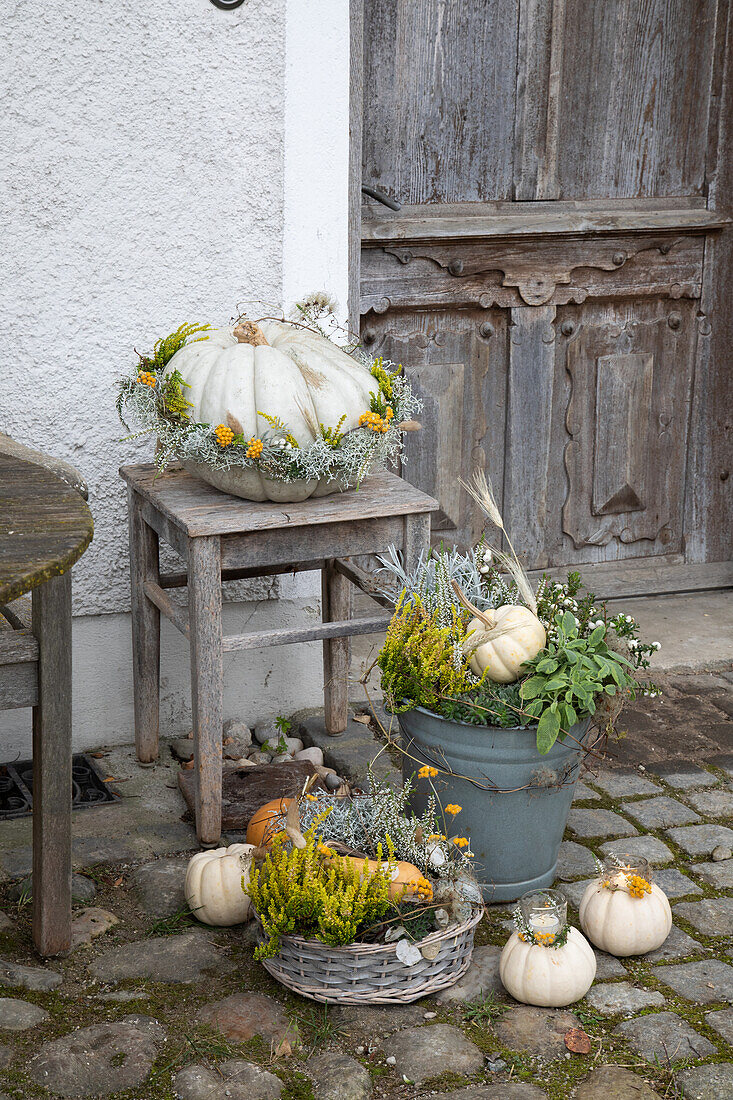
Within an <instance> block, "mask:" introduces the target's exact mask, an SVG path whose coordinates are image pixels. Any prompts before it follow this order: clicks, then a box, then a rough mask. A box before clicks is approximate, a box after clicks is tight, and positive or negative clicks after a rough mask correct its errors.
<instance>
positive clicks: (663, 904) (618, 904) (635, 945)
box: [579, 878, 672, 956]
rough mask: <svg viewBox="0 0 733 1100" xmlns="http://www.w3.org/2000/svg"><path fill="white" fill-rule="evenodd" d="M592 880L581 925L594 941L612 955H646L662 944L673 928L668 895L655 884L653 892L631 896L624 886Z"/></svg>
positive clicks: (584, 902) (582, 906)
mask: <svg viewBox="0 0 733 1100" xmlns="http://www.w3.org/2000/svg"><path fill="white" fill-rule="evenodd" d="M602 881H603V880H602V879H600V878H599V879H596V881H595V882H591V883H590V885H589V886H588V887H587V888H586V891H585V893H584V894H583V900H582V901H581V903H580V912H579V916H580V927H581V928H582V929H583V931H584V932H585V934H586V936H587V937H588V939H589V940H590V941H591V943H594V944H595V945H596V947H598V948H600V950H601V951H607V952H608V954H609V955H622V956H625V955H645V954H646V953H647V951H655V950H656V949H657V948H658V947H661V946H662V944H663V943H664V941H665V940H666V938H667V936H668V935H669V933H670V929H671V928H672V910H671V909H670V907H669V902H668V901H667V895H666V894H665V893H664V891H662V890H660V889H659V887H658V886H656V885H655V884H654V883H652V884H651V893H649V894H644V895H643V897H640V898H636V897H632V896H631V894H630V893H629V892H628V890H626V889H624V888H623V887H621V888H620V889H618V890H609V889H607V887H605V886H603V885H602Z"/></svg>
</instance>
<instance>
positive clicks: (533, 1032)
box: [494, 1005, 580, 1061]
mask: <svg viewBox="0 0 733 1100" xmlns="http://www.w3.org/2000/svg"><path fill="white" fill-rule="evenodd" d="M579 1026H580V1021H579V1020H578V1018H577V1016H575V1015H574V1014H573V1013H572V1012H570V1011H567V1010H565V1009H554V1010H553V1009H546V1008H533V1007H532V1006H531V1005H518V1006H517V1007H516V1008H510V1009H508V1011H507V1012H505V1013H504V1014H503V1015H502V1016H501V1017H500V1018H499V1019H498V1020H497V1021H496V1023H495V1024H494V1032H495V1033H496V1037H497V1039H498V1040H499V1042H500V1043H502V1044H503V1045H504V1046H507V1047H509V1049H510V1050H523V1051H526V1052H527V1053H528V1054H531V1055H532V1056H533V1057H534V1058H539V1059H541V1060H542V1061H555V1060H556V1059H558V1058H564V1057H565V1055H566V1053H567V1047H566V1046H565V1036H566V1034H567V1032H568V1031H569V1030H570V1029H571V1028H573V1027H579Z"/></svg>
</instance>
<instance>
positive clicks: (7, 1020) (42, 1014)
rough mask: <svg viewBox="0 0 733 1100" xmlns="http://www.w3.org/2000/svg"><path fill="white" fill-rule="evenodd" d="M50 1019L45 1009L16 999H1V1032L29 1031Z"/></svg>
mask: <svg viewBox="0 0 733 1100" xmlns="http://www.w3.org/2000/svg"><path fill="white" fill-rule="evenodd" d="M48 1019H49V1014H48V1012H46V1010H45V1008H41V1007H40V1006H39V1005H34V1004H29V1002H28V1001H21V1000H18V999H17V998H16V997H0V1031H27V1029H28V1028H29V1027H35V1026H36V1025H37V1024H41V1023H43V1021H44V1020H48Z"/></svg>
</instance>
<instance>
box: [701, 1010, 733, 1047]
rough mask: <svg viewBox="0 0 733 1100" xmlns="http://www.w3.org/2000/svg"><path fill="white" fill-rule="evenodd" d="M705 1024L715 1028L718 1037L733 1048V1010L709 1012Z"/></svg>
mask: <svg viewBox="0 0 733 1100" xmlns="http://www.w3.org/2000/svg"><path fill="white" fill-rule="evenodd" d="M705 1022H706V1023H708V1024H710V1027H712V1028H715V1030H716V1031H717V1033H718V1035H720V1036H721V1037H722V1038H723V1039H725V1041H726V1043H728V1045H729V1046H730V1047H732V1048H733V1008H721V1009H718V1011H717V1012H708V1014H707V1016H706V1017H705Z"/></svg>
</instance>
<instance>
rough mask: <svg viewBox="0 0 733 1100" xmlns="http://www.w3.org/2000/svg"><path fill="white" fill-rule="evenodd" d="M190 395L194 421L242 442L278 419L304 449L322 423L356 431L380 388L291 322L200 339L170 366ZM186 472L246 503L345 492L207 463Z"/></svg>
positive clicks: (338, 486)
mask: <svg viewBox="0 0 733 1100" xmlns="http://www.w3.org/2000/svg"><path fill="white" fill-rule="evenodd" d="M169 366H170V369H171V370H178V371H180V373H181V376H182V377H183V380H184V381H185V382H186V383H187V384H188V386H189V387H190V389H188V390H186V391H185V393H186V398H187V399H188V401H190V402H191V404H192V405H193V408H192V410H191V417H192V419H193V420H195V421H199V422H201V423H205V424H212V425H217V424H226V425H228V427H230V428H231V429H232V431H234V432H235V434H236V433H238V432H240V431H241V432H243V434H244V437H245V439H250V438H252V437H259V436H261V435H262V434H263V432H266V431H271V430H272V426H271V425H270V424H269V423H268V422H267V420H265V419H264V417H263V416H261V415H260V414H261V413H267V415H268V416H271V417H278V418H279V419H280V421H281V422H282V423H283V424H285V425H286V426H287V429H288V431H290V433H291V434H292V435H293V436H294V438H295V439H296V440H297V443H298V445H299V446H301V447H306V446H308V445H309V444H311V443H312V442H313V441H314V440H315V439H316V437H317V436H318V434H319V425H320V424H324V425H325V426H326V427H335V426H336V425H338V423H339V421H340V419H341V417H342V416H344V415H345V416H346V419H345V421H344V422H343V423H342V425H341V431H348V430H349V429H351V428H356V427H358V425H359V417H360V416H361V414H362V413H364V412H366V411H367V410H368V409H369V405H370V399H371V398H370V395H371V394H372V393H376V392H377V389H378V383H377V382H376V381H375V379H374V378H373V377H372V375H371V374H370V372H369V371H368V369H367V368H366V367H365V366H362V364H360V363H357V362H356V360H355V359H353V358H352V357H351V356H350V355H347V354H346V352H344V351H341V350H340V349H339V348H338V347H336V346H335V345H334V344H333V343H332V342H331V341H330V340H327V339H326V337H325V336H320V335H319V334H318V333H317V332H312V331H311V330H310V329H307V328H304V327H302V326H297V325H292V324H288V323H287V322H286V321H260V322H258V324H257V325H251V324H247V323H244V324H242V325H237V326H235V328H234V329H231V328H220V329H216V330H214V331H212V332H210V333H208V334H207V338H206V339H205V340H195V341H193V342H192V343H190V344H187V345H186V346H185V347H183V348H181V350H180V351H178V352H176V354H175V355H174V356H173V358H172V359H171V360H170V364H169ZM185 465H186V468H187V469H189V470H190V472H191V473H194V474H195V475H196V476H198V477H201V478H203V479H204V480H206V481H209V482H210V483H211V484H212V485H214V486H216V487H217V488H219V489H222V490H223V491H224V492H228V493H232V494H234V495H235V496H240V497H244V498H245V499H247V500H277V501H295V500H305V499H306V498H307V497H310V496H325V495H327V494H328V493H333V492H337V491H339V490H343V489H345V488H348V485H345V484H343V483H341V482H338V481H328V480H326V479H323V480H322V481H320V482H319V481H305V480H299V481H291V482H281V481H273V480H272V479H271V478H267V477H264V476H263V475H262V474H261V473H260V471H259V470H258V469H256V468H255V467H248V468H244V467H241V466H240V467H231V468H230V469H228V470H213V469H211V468H209V467H208V466H206V465H205V464H204V463H198V462H186V463H185Z"/></svg>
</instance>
